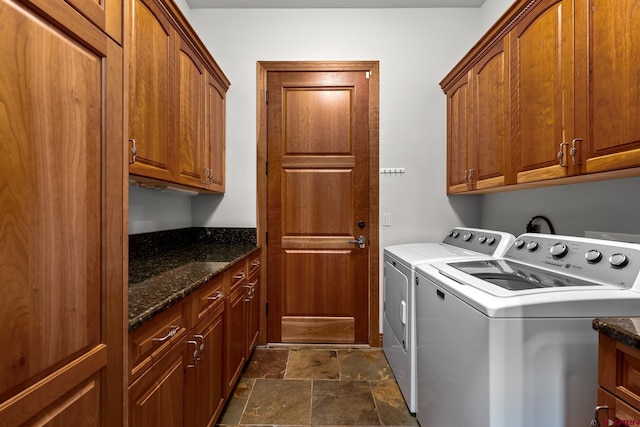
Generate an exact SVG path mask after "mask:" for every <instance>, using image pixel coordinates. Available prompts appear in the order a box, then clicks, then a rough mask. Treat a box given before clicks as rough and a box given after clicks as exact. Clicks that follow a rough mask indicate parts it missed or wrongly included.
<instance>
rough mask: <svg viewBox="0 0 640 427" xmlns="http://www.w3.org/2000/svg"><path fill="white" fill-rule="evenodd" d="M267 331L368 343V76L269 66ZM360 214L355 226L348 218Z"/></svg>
mask: <svg viewBox="0 0 640 427" xmlns="http://www.w3.org/2000/svg"><path fill="white" fill-rule="evenodd" d="M267 86H268V91H269V97H270V99H269V107H268V117H267V120H268V124H267V126H268V154H267V156H268V161H269V172H268V173H269V175H268V196H267V197H268V200H267V212H268V225H267V227H268V230H269V235H270V241H269V247H268V262H269V271H270V273H269V276H268V285H267V286H268V300H269V310H270V313H269V319H268V328H269V333H268V339H269V340H270V341H276V342H277V341H282V342H358V343H366V342H368V326H369V325H368V310H369V279H368V278H369V274H368V267H369V255H370V254H369V245H368V242H367V244H366V246H365V247H364V248H362V249H361V248H360V247H359V246H358V245H354V244H350V243H348V241H349V240H353V239H357V238H358V236H360V235H362V236H364V237H365V239H367V241H368V238H369V231H368V226H369V223H370V217H369V146H368V144H369V125H368V123H369V122H368V120H369V117H368V114H369V81H368V79H367V76H366V73H365V72H364V71H335V72H323V71H305V72H269V73H268V76H267ZM361 221H362V222H363V226H362V228H360V227H359V226H358V223H359V222H361Z"/></svg>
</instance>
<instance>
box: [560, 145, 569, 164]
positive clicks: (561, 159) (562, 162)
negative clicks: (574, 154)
mask: <svg viewBox="0 0 640 427" xmlns="http://www.w3.org/2000/svg"><path fill="white" fill-rule="evenodd" d="M565 145H566V146H569V143H568V142H561V143H560V148H559V149H558V162H559V163H560V166H562V167H563V168H566V167H569V165H568V164H565V163H564V150H563V149H562V147H564V146H565Z"/></svg>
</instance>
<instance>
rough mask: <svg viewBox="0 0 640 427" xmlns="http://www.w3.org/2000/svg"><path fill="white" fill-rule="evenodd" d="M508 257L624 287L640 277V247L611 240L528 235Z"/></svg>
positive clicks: (519, 237) (514, 245) (514, 246)
mask: <svg viewBox="0 0 640 427" xmlns="http://www.w3.org/2000/svg"><path fill="white" fill-rule="evenodd" d="M505 258H508V259H512V260H514V261H520V262H523V263H527V264H531V265H535V266H539V267H543V268H548V269H551V270H554V271H558V272H563V273H568V274H573V275H575V276H579V277H583V278H586V279H591V280H597V281H600V282H604V283H608V284H612V285H617V286H622V287H625V288H631V287H632V286H633V285H634V283H635V282H636V279H637V278H638V275H639V274H640V244H636V243H625V242H616V241H611V240H600V239H590V238H583V237H573V236H559V235H555V234H538V233H526V234H522V235H520V236H518V238H516V240H515V241H514V242H513V244H512V245H511V247H510V248H509V249H508V250H507V253H506V254H505ZM639 290H640V289H639Z"/></svg>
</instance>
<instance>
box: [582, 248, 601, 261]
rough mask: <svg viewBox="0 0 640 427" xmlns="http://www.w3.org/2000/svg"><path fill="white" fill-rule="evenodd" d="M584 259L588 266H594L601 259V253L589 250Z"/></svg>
mask: <svg viewBox="0 0 640 427" xmlns="http://www.w3.org/2000/svg"><path fill="white" fill-rule="evenodd" d="M584 257H585V258H586V259H587V262H588V263H589V264H596V263H599V262H600V260H601V259H602V252H600V251H599V250H597V249H591V250H590V251H588V252H587V253H586V254H585V255H584Z"/></svg>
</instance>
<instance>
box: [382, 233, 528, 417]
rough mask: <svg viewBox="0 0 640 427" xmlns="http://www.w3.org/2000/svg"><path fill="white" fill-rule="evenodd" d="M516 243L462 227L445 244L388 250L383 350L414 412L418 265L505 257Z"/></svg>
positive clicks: (503, 235)
mask: <svg viewBox="0 0 640 427" xmlns="http://www.w3.org/2000/svg"><path fill="white" fill-rule="evenodd" d="M514 240H515V237H514V236H513V235H512V234H509V233H504V232H500V231H492V230H482V229H475V228H464V227H458V228H454V229H453V230H451V231H449V232H448V233H447V235H446V236H445V238H444V240H443V241H442V242H441V243H413V244H404V245H395V246H388V247H386V248H385V249H384V284H383V295H384V297H383V298H384V309H383V312H384V313H383V335H382V346H383V349H384V353H385V355H386V357H387V360H388V362H389V366H390V367H391V369H392V371H393V374H394V376H395V378H396V381H397V383H398V386H399V387H400V390H401V391H402V395H403V397H404V399H405V402H406V403H407V407H408V408H409V410H410V411H411V412H414V413H415V412H416V408H417V406H416V346H415V342H416V338H415V336H416V335H415V329H416V327H415V303H414V301H415V298H414V296H413V295H414V288H415V287H414V286H413V284H414V281H415V268H416V265H419V264H420V263H424V262H435V261H444V260H449V259H469V258H477V257H486V256H502V255H503V254H504V253H505V252H506V250H507V248H508V247H509V246H510V245H511V243H512V242H513V241H514Z"/></svg>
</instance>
